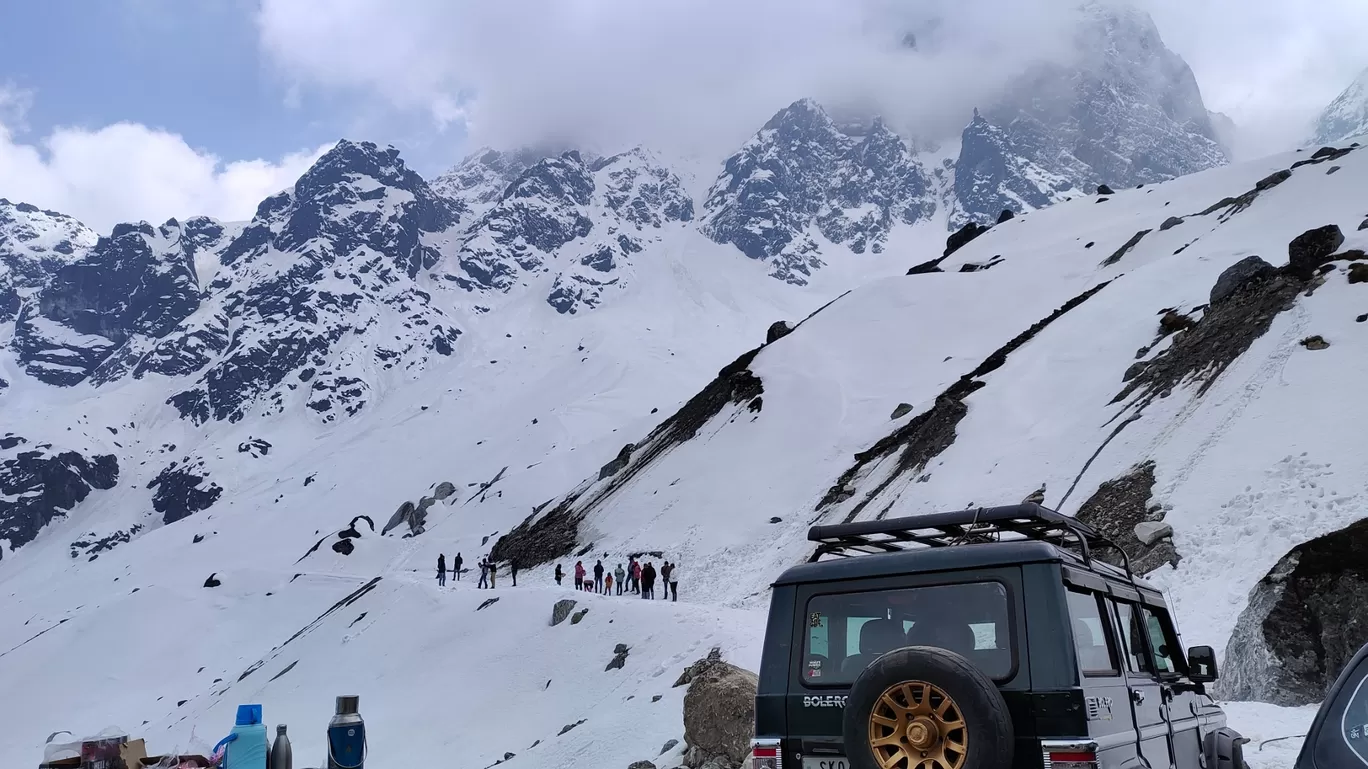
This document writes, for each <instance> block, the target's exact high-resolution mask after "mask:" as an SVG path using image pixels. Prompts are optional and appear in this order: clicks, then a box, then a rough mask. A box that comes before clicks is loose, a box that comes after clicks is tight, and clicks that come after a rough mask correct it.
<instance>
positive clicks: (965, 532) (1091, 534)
mask: <svg viewBox="0 0 1368 769" xmlns="http://www.w3.org/2000/svg"><path fill="white" fill-rule="evenodd" d="M808 540H809V541H811V542H818V543H820V544H819V545H818V547H817V550H816V551H815V552H814V553H813V554H812V557H811V558H809V559H808V562H809V563H811V562H814V561H817V560H818V559H820V558H821V557H822V556H824V555H839V556H843V557H850V556H855V555H871V554H874V553H896V552H901V551H906V550H913V549H917V548H918V547H953V546H956V545H973V544H984V543H988V542H1006V541H1013V540H1016V541H1021V540H1033V541H1036V542H1047V543H1049V544H1052V545H1055V546H1058V547H1065V548H1070V549H1075V550H1078V551H1079V555H1081V556H1082V557H1083V562H1084V563H1085V564H1087V565H1088V566H1090V567H1091V566H1092V551H1093V549H1095V548H1111V549H1114V550H1116V551H1117V552H1118V553H1120V554H1121V559H1122V561H1123V562H1124V563H1125V569H1126V576H1127V577H1129V578H1130V579H1131V580H1132V581H1134V579H1135V574H1134V573H1133V572H1132V571H1131V565H1130V556H1129V555H1128V554H1127V553H1126V551H1125V550H1122V549H1121V548H1120V547H1117V545H1116V544H1115V543H1114V542H1112V541H1111V540H1109V539H1107V538H1106V537H1104V536H1103V535H1102V534H1101V533H1100V532H1098V531H1097V530H1096V529H1094V528H1093V527H1091V526H1089V525H1087V524H1086V523H1083V522H1082V521H1079V520H1077V519H1076V518H1071V517H1069V516H1067V515H1064V514H1063V513H1058V512H1055V511H1054V510H1051V509H1049V508H1046V507H1041V506H1040V505H1037V504H1033V503H1029V502H1028V503H1024V504H1020V505H1008V506H1005V507H979V508H974V509H970V510H958V511H955V512H951V513H932V514H929V515H914V516H909V517H906V518H891V519H888V520H883V521H861V522H859V523H841V524H834V525H830V526H813V527H812V528H811V529H809V530H808Z"/></svg>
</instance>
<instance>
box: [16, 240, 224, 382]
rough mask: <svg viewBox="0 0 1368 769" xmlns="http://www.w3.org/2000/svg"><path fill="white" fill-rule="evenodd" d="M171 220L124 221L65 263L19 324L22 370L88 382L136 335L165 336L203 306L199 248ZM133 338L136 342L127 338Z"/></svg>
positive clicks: (36, 375) (52, 378)
mask: <svg viewBox="0 0 1368 769" xmlns="http://www.w3.org/2000/svg"><path fill="white" fill-rule="evenodd" d="M183 231H184V230H183V228H182V227H181V225H180V224H179V223H178V222H176V221H175V220H174V219H173V220H171V221H169V222H167V223H166V224H164V225H162V226H161V227H156V228H154V227H153V226H152V225H150V224H147V223H146V222H143V223H140V224H120V225H118V226H116V227H115V228H114V232H113V234H111V235H110V236H109V237H108V238H100V241H99V243H98V244H97V245H96V246H95V248H94V249H93V250H92V251H91V252H90V253H89V254H88V255H87V256H85V257H84V258H83V259H81V260H79V261H76V262H72V263H70V264H67V265H65V266H63V267H62V268H60V269H59V270H58V271H57V273H56V275H54V276H53V278H52V280H51V281H50V282H49V283H48V284H47V286H46V287H45V288H44V289H43V290H42V291H41V292H40V293H39V294H38V295H37V297H36V301H35V303H33V304H30V305H27V306H25V308H24V310H23V311H22V312H21V314H20V316H19V319H18V322H17V325H16V326H15V333H14V341H13V346H14V349H15V352H16V353H18V359H19V362H20V363H21V364H23V365H24V367H25V371H26V372H27V373H28V374H29V375H30V376H32V377H34V378H37V379H39V380H41V381H43V382H46V383H47V384H53V385H62V386H67V385H74V384H78V383H80V382H82V381H84V380H85V379H86V378H87V377H89V376H90V375H91V374H92V373H94V372H95V371H96V369H97V368H98V367H99V366H101V365H102V364H104V363H105V362H106V360H107V359H109V358H111V356H115V355H116V354H117V353H118V351H119V350H120V348H121V347H123V346H125V345H130V346H132V347H137V345H138V340H137V338H138V337H143V338H149V339H154V340H155V339H160V338H162V337H164V336H166V335H167V334H169V333H171V332H172V331H173V330H174V329H175V328H176V326H177V324H179V323H180V322H181V321H182V320H184V319H185V318H186V317H188V316H189V315H190V314H191V313H192V312H194V311H195V310H196V309H197V308H198V307H199V301H200V294H199V283H198V278H197V277H196V274H195V265H194V249H193V247H192V244H191V243H190V242H189V241H187V240H186V239H184V238H183V237H182V235H183ZM130 343H131V344H130Z"/></svg>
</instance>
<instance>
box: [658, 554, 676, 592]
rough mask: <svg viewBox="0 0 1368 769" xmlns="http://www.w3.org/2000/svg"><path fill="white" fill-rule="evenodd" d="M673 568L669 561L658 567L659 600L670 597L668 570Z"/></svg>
mask: <svg viewBox="0 0 1368 769" xmlns="http://www.w3.org/2000/svg"><path fill="white" fill-rule="evenodd" d="M673 568H674V567H673V566H671V565H670V562H669V561H666V562H665V565H664V566H661V567H660V600H662V601H663V600H665V599H666V598H669V597H670V571H671V570H672V569H673Z"/></svg>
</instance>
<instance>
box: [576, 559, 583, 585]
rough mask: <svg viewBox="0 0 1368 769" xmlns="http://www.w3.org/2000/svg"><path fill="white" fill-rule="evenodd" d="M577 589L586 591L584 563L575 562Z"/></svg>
mask: <svg viewBox="0 0 1368 769" xmlns="http://www.w3.org/2000/svg"><path fill="white" fill-rule="evenodd" d="M575 589H576V590H583V589H584V561H575Z"/></svg>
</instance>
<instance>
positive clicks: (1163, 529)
mask: <svg viewBox="0 0 1368 769" xmlns="http://www.w3.org/2000/svg"><path fill="white" fill-rule="evenodd" d="M1172 536H1173V527H1172V526H1170V525H1168V524H1167V523H1164V522H1163V521H1141V522H1140V523H1137V524H1135V538H1136V539H1138V540H1140V544H1142V545H1144V546H1145V547H1154V545H1155V544H1157V543H1158V542H1159V540H1161V539H1168V538H1169V537H1172Z"/></svg>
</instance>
